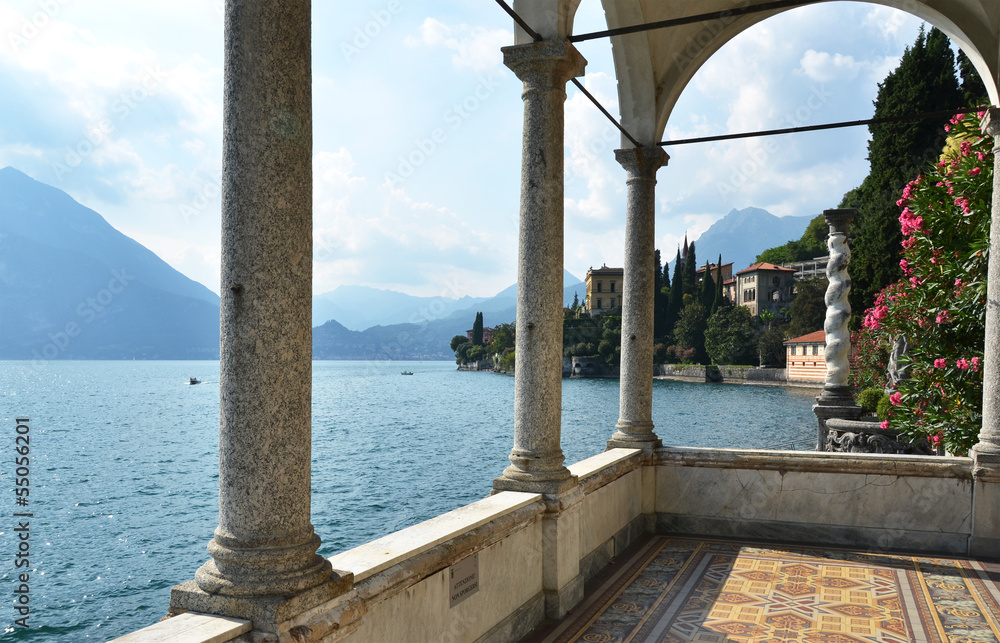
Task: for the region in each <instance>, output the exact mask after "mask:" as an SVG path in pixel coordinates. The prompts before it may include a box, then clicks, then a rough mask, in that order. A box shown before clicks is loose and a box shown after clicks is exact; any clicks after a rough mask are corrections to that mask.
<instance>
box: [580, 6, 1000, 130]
mask: <svg viewBox="0 0 1000 643" xmlns="http://www.w3.org/2000/svg"><path fill="white" fill-rule="evenodd" d="M858 1H860V2H864V3H865V4H877V5H883V6H887V7H892V8H895V9H900V10H902V11H906V12H907V13H910V14H912V15H915V16H916V17H918V18H921V19H922V20H925V21H927V22H929V23H931V24H932V25H934V26H936V27H938V28H939V29H941V30H942V31H944V32H945V33H946V34H947V35H948V36H949V37H950V38H951V39H952V40H953V41H954V42H955V43H957V44H958V46H959V47H961V48H962V50H963V51H964V52H965V53H966V54H967V55H968V56H969V58H970V60H971V61H972V63H973V64H974V65H975V67H976V69H977V70H978V71H979V73H980V75H981V76H982V78H983V82H984V84H985V85H986V87H987V90H988V91H989V95H990V101H991V102H992V103H993V104H998V103H1000V10H998V8H997V7H996V6H995V2H994V0H858ZM563 4H574V5H575V6H578V5H579V2H578V0H576V1H575V2H574V0H563ZM746 4H747V3H746V2H743V3H739V4H737V3H736V2H735V0H673V1H672V2H669V3H664V2H662V0H602V5H603V7H604V11H605V15H606V17H607V21H608V27H609V28H610V29H614V28H618V27H625V26H630V25H635V24H642V23H648V22H654V21H657V20H666V19H670V18H676V17H678V16H685V15H695V14H701V13H708V12H713V11H725V10H726V9H732V8H734V5H735V6H744V5H746ZM665 5H667V6H665ZM575 6H574V8H573V11H574V13H575ZM789 10H790V9H782V10H777V11H769V12H761V13H754V14H748V15H745V16H739V17H732V18H728V19H718V20H714V21H708V22H700V23H694V24H690V25H683V26H679V27H673V28H670V29H665V30H656V31H647V32H640V33H636V34H629V35H625V36H614V37H612V38H611V46H612V53H613V57H614V63H615V75H616V76H617V78H618V94H619V104H620V106H621V118H622V124H623V126H624V127H625V128H626V129H627V130H628V131H629V132H630V133H632V135H633V136H634V137H635V138H636V140H638V141H639V143H640V144H641V145H643V146H646V145H652V144H655V143H656V142H657V141H659V140H661V138H662V135H663V132H664V130H665V129H666V124H667V120H668V119H669V117H670V114H671V112H672V110H673V108H674V106H675V104H676V103H677V100H678V98H679V97H680V95H681V93H682V92H683V90H684V88H685V87H686V86H687V84H688V83H689V82H690V81H691V79H692V78H693V77H694V75H695V73H696V72H697V71H698V69H700V68H701V66H702V65H704V64H705V62H707V61H708V59H709V58H711V56H712V55H713V54H715V53H716V52H717V51H719V49H721V48H722V47H723V46H724V45H725V44H726V43H728V42H729V41H731V40H732V39H733V38H735V37H736V36H737V35H739V34H741V33H743V32H744V31H746V30H747V29H749V28H750V27H752V26H754V25H755V24H757V23H759V22H761V21H763V20H766V19H767V18H770V17H772V16H775V15H777V14H779V13H783V12H784V11H789ZM567 26H568V27H569V28H570V29H571V28H572V24H571V20H570V24H568V25H567ZM564 33H568V32H564ZM622 146H623V147H629V146H630V144H629V143H627V141H625V140H623V141H622Z"/></svg>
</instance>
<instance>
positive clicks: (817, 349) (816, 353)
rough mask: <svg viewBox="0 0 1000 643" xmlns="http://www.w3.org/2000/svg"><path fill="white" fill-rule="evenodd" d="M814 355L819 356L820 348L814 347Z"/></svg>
mask: <svg viewBox="0 0 1000 643" xmlns="http://www.w3.org/2000/svg"><path fill="white" fill-rule="evenodd" d="M813 355H819V346H813Z"/></svg>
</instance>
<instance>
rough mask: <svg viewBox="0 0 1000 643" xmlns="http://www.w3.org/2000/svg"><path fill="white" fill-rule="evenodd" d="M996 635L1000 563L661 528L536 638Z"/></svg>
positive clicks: (951, 639)
mask: <svg viewBox="0 0 1000 643" xmlns="http://www.w3.org/2000/svg"><path fill="white" fill-rule="evenodd" d="M570 641H581V642H587V643H619V642H621V643H625V642H636V643H638V642H641V641H643V642H644V641H657V642H666V643H681V642H688V641H692V642H695V641H696V642H698V643H716V642H721V641H735V642H739V643H777V642H779V641H803V642H805V643H855V642H859V641H880V642H884V643H897V642H898V643H905V642H907V641H928V642H942V643H973V642H978V641H992V642H996V643H1000V564H996V563H983V562H977V561H972V560H961V559H948V558H935V557H929V556H905V555H889V554H869V553H861V552H852V551H846V550H834V549H822V550H821V549H810V548H798V547H781V546H759V545H755V546H747V545H741V544H739V543H736V542H727V541H720V540H700V539H689V538H667V537H662V536H655V537H652V538H650V539H649V540H646V541H644V542H643V543H641V544H640V545H639V546H637V547H635V548H633V549H632V551H631V552H628V553H626V554H625V555H624V556H623V557H621V558H619V559H618V560H617V561H616V562H615V564H614V565H612V566H609V570H608V571H606V572H605V573H603V574H602V575H601V576H600V577H598V578H595V579H594V580H593V581H592V582H591V583H590V584H588V588H587V596H586V598H585V599H584V601H583V603H581V604H580V605H579V606H577V608H576V609H575V610H573V614H571V615H569V616H567V618H566V619H564V620H563V621H561V622H559V623H558V624H549V625H548V626H544V627H543V628H540V629H539V630H536V631H535V632H533V633H532V634H531V635H529V636H528V638H527V639H525V642H526V643H528V642H530V643H568V642H570Z"/></svg>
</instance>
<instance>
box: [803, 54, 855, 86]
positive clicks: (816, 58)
mask: <svg viewBox="0 0 1000 643" xmlns="http://www.w3.org/2000/svg"><path fill="white" fill-rule="evenodd" d="M864 66H865V65H864V64H863V63H860V62H858V61H856V60H854V57H853V56H845V55H843V54H839V53H838V54H830V53H829V52H826V51H816V50H814V49H809V50H808V51H806V53H804V54H803V55H802V60H800V61H799V70H800V71H801V73H803V74H805V75H806V76H807V77H808V78H810V79H812V80H814V81H816V82H817V83H828V82H830V81H832V80H835V79H845V78H846V79H851V78H854V77H855V76H857V75H858V72H859V71H860V70H861V69H862V68H864Z"/></svg>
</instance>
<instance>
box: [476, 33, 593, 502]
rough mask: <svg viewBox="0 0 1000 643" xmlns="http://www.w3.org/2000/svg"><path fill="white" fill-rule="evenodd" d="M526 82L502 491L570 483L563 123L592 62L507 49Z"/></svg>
mask: <svg viewBox="0 0 1000 643" xmlns="http://www.w3.org/2000/svg"><path fill="white" fill-rule="evenodd" d="M503 55H504V64H505V65H507V67H509V68H510V69H511V70H512V71H513V72H514V73H515V74H516V75H517V77H518V78H520V79H521V81H522V82H523V83H524V91H523V93H522V95H521V97H522V99H523V100H524V139H523V144H522V149H521V208H520V221H521V223H520V237H519V242H518V268H517V284H518V287H517V337H516V343H515V354H516V355H517V365H516V368H515V369H514V448H513V450H512V451H511V454H510V456H509V457H510V466H509V467H507V468H506V469H505V470H504V473H503V477H501V478H497V480H496V481H495V482H494V489H496V490H497V491H503V490H512V491H535V492H545V493H557V492H559V491H561V490H563V489H565V488H566V487H567V486H569V485H570V484H571V481H572V480H573V478H572V475H571V474H570V472H569V469H567V468H566V467H565V466H564V465H563V461H564V459H565V458H564V456H563V452H562V447H561V445H560V420H561V413H562V338H563V332H562V331H563V327H562V317H563V136H564V134H563V121H564V103H565V102H566V82H567V81H568V80H569V79H570V78H573V77H575V76H580V75H582V74H583V70H584V67H585V66H586V62H587V61H586V60H584V58H583V56H581V55H580V53H579V52H578V51H577V50H576V49H575V48H574V47H573V45H571V44H570V43H569V42H568V41H565V40H549V41H542V42H536V43H531V44H525V45H514V46H511V47H504V48H503Z"/></svg>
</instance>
